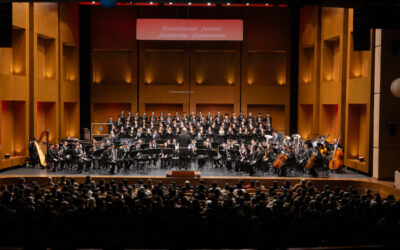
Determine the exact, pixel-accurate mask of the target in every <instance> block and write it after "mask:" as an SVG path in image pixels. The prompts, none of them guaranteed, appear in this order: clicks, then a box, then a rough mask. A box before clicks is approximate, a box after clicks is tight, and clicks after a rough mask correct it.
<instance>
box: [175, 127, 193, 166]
mask: <svg viewBox="0 0 400 250" xmlns="http://www.w3.org/2000/svg"><path fill="white" fill-rule="evenodd" d="M176 142H177V143H178V145H179V159H180V160H181V162H180V167H184V168H185V169H186V170H187V168H188V165H189V163H190V159H189V150H188V146H189V144H190V143H191V142H192V139H190V136H189V135H188V134H187V130H186V128H183V129H182V132H181V134H180V135H179V136H178V138H177V140H176Z"/></svg>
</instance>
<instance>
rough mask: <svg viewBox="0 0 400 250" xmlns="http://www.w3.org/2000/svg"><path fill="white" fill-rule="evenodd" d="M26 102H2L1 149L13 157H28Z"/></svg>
mask: <svg viewBox="0 0 400 250" xmlns="http://www.w3.org/2000/svg"><path fill="white" fill-rule="evenodd" d="M25 105H26V104H25V101H2V102H1V110H2V116H1V123H2V130H1V133H2V137H1V138H2V140H1V144H2V145H3V148H2V149H1V150H2V152H4V154H10V155H11V156H24V155H26V147H25V143H26V130H25V120H26V113H25Z"/></svg>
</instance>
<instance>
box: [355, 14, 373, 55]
mask: <svg viewBox="0 0 400 250" xmlns="http://www.w3.org/2000/svg"><path fill="white" fill-rule="evenodd" d="M353 48H354V50H370V48H371V31H370V27H369V15H368V11H367V10H366V9H356V8H355V9H354V15H353Z"/></svg>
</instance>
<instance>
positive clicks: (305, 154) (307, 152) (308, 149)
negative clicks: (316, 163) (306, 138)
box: [298, 142, 313, 171]
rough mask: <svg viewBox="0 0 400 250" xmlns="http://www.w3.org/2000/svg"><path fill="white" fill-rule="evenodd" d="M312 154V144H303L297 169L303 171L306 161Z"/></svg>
mask: <svg viewBox="0 0 400 250" xmlns="http://www.w3.org/2000/svg"><path fill="white" fill-rule="evenodd" d="M312 154H313V148H312V144H311V142H306V143H304V146H303V151H302V152H301V155H300V156H299V162H298V165H299V168H300V169H301V170H302V171H304V167H305V165H306V163H307V161H308V159H310V157H311V156H312Z"/></svg>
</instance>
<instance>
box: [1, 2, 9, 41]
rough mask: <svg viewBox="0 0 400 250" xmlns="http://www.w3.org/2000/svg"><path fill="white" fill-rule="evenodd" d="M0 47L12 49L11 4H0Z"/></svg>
mask: <svg viewBox="0 0 400 250" xmlns="http://www.w3.org/2000/svg"><path fill="white" fill-rule="evenodd" d="M0 47H8V48H11V47H12V3H11V2H9V3H0Z"/></svg>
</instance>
